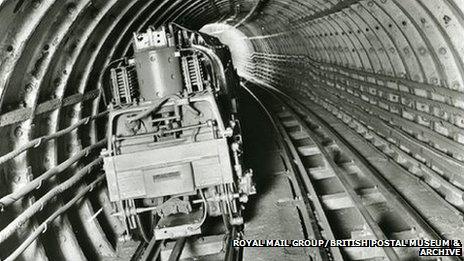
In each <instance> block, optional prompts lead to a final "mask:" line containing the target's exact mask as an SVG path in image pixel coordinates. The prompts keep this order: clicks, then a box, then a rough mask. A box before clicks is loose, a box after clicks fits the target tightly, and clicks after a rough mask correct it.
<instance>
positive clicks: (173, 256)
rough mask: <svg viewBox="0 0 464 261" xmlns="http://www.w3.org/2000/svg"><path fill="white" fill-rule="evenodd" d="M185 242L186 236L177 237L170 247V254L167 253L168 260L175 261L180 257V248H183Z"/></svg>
mask: <svg viewBox="0 0 464 261" xmlns="http://www.w3.org/2000/svg"><path fill="white" fill-rule="evenodd" d="M185 242H187V238H186V237H183V238H179V239H177V241H176V244H175V245H174V248H173V249H172V252H171V255H169V259H168V261H177V260H179V258H180V255H181V254H182V250H184V246H185Z"/></svg>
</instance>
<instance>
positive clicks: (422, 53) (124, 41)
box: [0, 0, 464, 260]
mask: <svg viewBox="0 0 464 261" xmlns="http://www.w3.org/2000/svg"><path fill="white" fill-rule="evenodd" d="M250 11H253V12H250ZM463 12H464V2H462V1H460V0H438V1H437V0H375V1H355V0H345V1H336V0H328V1H312V0H311V1H310V0H215V1H208V0H170V1H162V0H147V1H145V0H139V1H122V0H92V1H91V0H80V1H77V0H76V1H59V0H32V1H21V0H3V1H0V52H1V55H0V106H1V107H0V108H1V114H5V113H7V112H14V111H17V110H20V111H21V112H22V113H24V114H26V115H29V116H28V117H27V118H29V119H28V120H25V121H20V122H14V123H13V124H8V125H5V126H3V125H2V126H1V128H0V140H1V144H0V145H1V146H0V155H3V154H5V153H7V152H8V151H11V150H13V149H14V148H18V147H20V146H21V145H23V144H24V143H26V142H27V141H28V140H31V139H33V138H34V137H38V136H42V135H46V134H50V133H54V132H56V131H57V130H59V129H63V128H65V127H67V126H69V125H70V124H73V123H75V122H77V121H78V120H79V119H81V118H83V117H86V116H89V115H92V114H96V113H97V112H98V111H100V110H101V109H102V108H104V104H103V100H102V99H101V98H95V99H89V100H86V101H83V102H77V103H75V104H73V105H70V106H66V107H60V106H58V107H57V108H56V109H54V110H52V111H51V112H47V113H43V114H40V115H36V113H35V112H36V111H37V108H39V107H40V106H39V105H40V104H43V103H44V102H46V101H49V100H59V99H60V98H64V97H69V96H71V95H73V94H83V93H87V92H89V91H91V90H96V89H104V88H105V86H102V85H101V84H100V81H99V80H101V76H102V72H103V71H104V68H105V66H106V65H107V64H108V63H109V62H110V61H111V60H114V59H116V58H119V57H122V56H124V55H125V54H127V53H129V52H130V38H131V36H132V32H134V31H140V30H144V29H145V28H147V26H148V25H155V26H157V25H160V24H162V23H164V22H166V21H176V22H178V23H181V24H183V25H185V26H187V27H190V28H194V29H199V28H201V27H202V26H203V25H205V24H208V23H214V22H227V23H228V24H229V25H231V26H234V25H239V26H238V27H237V29H238V30H240V31H241V34H243V35H242V36H241V37H243V38H244V39H243V41H244V43H245V44H244V45H243V46H247V48H244V49H243V50H242V49H238V48H237V47H235V46H234V44H233V43H231V45H230V47H231V49H232V52H233V54H234V57H239V58H238V59H236V60H237V61H236V63H237V65H239V72H240V73H241V74H242V75H243V76H245V77H248V78H253V79H255V80H259V81H263V82H266V83H270V84H273V85H276V86H278V87H281V88H282V89H284V88H289V87H292V86H293V87H294V88H300V89H304V88H307V89H311V88H314V89H315V90H317V88H329V87H327V86H325V85H324V84H329V85H330V82H324V84H319V83H320V82H321V81H323V80H324V81H326V80H327V77H328V78H331V77H333V76H334V75H336V76H337V77H339V78H343V77H345V78H344V80H343V81H339V82H336V83H332V84H334V86H338V87H340V86H344V87H343V88H344V89H345V90H347V89H350V88H358V87H359V86H364V85H363V83H366V84H365V86H364V87H363V88H362V89H361V93H362V95H363V96H364V97H360V98H362V99H364V101H365V102H367V103H371V105H372V106H374V107H376V108H377V109H378V108H381V109H384V110H386V111H387V112H388V114H387V115H389V117H392V119H393V118H394V117H401V118H402V119H406V120H408V121H410V122H412V123H413V124H412V125H411V126H410V128H409V130H410V131H411V134H412V135H415V137H416V138H417V139H420V140H422V141H423V142H424V144H423V146H424V148H427V149H429V148H433V149H438V150H440V151H442V152H443V153H446V154H447V155H449V156H450V157H452V158H453V159H455V160H457V161H458V163H459V162H460V163H462V160H463V157H464V156H463V154H462V153H460V152H459V150H460V149H462V148H463V146H464V145H463V143H464V133H463V129H462V128H463V127H464V116H463V113H462V112H463V109H464V97H463V95H462V93H463V92H464V84H463V75H464V74H463V72H464V66H463V58H464V41H462V32H463V26H464V15H463ZM237 34H238V33H237ZM234 37H237V36H235V33H231V34H230V35H222V38H223V39H224V42H228V39H230V38H234ZM310 72H311V73H310ZM347 77H348V78H347ZM347 79H348V81H347ZM313 82H314V84H313ZM350 84H352V85H350ZM324 86H325V87H324ZM339 89H340V88H339ZM358 89H359V88H358ZM334 90H335V89H334ZM319 93H320V92H318V91H315V92H313V93H311V94H310V95H313V96H314V95H316V96H317V95H318V94H319ZM321 95H323V93H322V94H321ZM347 95H348V94H347ZM330 97H331V96H326V97H322V96H321V97H319V98H321V100H320V102H328V101H329V102H330ZM346 97H348V99H349V97H351V96H349V95H348V96H346ZM313 98H314V97H313ZM317 98H318V97H316V100H317ZM353 99H354V98H353ZM374 107H373V108H374ZM2 120H5V118H2ZM0 123H1V122H0ZM103 128H104V123H103V124H102V123H92V124H91V125H90V126H88V127H84V128H82V129H80V130H79V131H74V132H72V133H71V134H69V135H67V136H66V137H64V138H62V139H59V140H57V141H51V142H49V143H47V144H46V145H45V146H43V147H41V148H38V149H34V150H30V151H29V152H27V153H23V154H21V155H20V156H18V157H16V158H15V159H14V160H11V161H9V162H8V163H7V164H3V165H2V166H1V169H0V174H1V179H0V180H1V182H0V194H1V195H4V194H6V193H9V192H11V191H13V190H15V189H17V188H18V187H21V186H22V185H24V184H25V183H26V182H27V181H28V179H29V178H30V175H32V176H36V175H38V174H40V173H42V172H43V171H45V170H46V169H49V168H51V167H53V166H56V165H57V164H58V163H60V162H61V161H63V160H64V159H66V158H68V157H69V156H70V155H72V154H73V153H75V152H77V151H79V150H80V149H81V148H83V147H86V146H88V145H89V144H90V143H94V142H95V141H97V140H98V139H99V138H101V136H102V133H104V131H103ZM417 129H421V132H422V133H415V131H416V130H417ZM432 141H433V142H432ZM437 141H441V142H437ZM443 144H449V146H448V147H447V146H445V145H443ZM448 148H452V149H448ZM407 149H411V148H407ZM419 156H420V157H427V155H419ZM426 159H427V158H426ZM435 167H436V168H438V171H441V172H446V170H443V169H440V167H439V166H435ZM79 168H80V166H79V165H76V166H74V167H73V168H72V169H71V170H69V171H68V173H65V175H72V173H74V172H75V171H77V170H78V169H79ZM441 168H443V167H441ZM451 174H452V173H451ZM453 175H454V174H453ZM448 178H450V177H448ZM451 178H453V183H454V184H455V185H456V186H458V187H463V186H464V185H463V182H462V178H461V177H460V176H458V175H454V176H452V177H451ZM58 180H59V179H58ZM56 182H57V181H51V182H50V183H49V184H46V186H45V187H44V188H46V187H52V186H53V185H54V184H55V183H56ZM41 194H43V190H41V191H39V192H38V193H37V195H36V197H40V195H41ZM68 196H69V195H68ZM65 199H66V197H65ZM28 204H30V199H24V200H22V201H19V202H18V203H17V204H15V205H14V208H13V210H10V211H8V212H7V213H5V215H4V216H2V218H1V219H0V226H1V227H3V226H5V224H6V223H7V222H8V221H9V220H11V219H12V218H13V217H14V216H16V215H18V213H20V212H21V211H22V210H23V209H24V208H25V207H26V206H27V205H28ZM54 204H56V205H61V204H63V202H62V201H61V199H59V200H57V201H55V202H54ZM100 206H103V207H104V212H103V213H104V214H103V215H101V216H99V218H98V219H96V220H93V221H92V220H90V221H89V217H91V216H92V215H93V214H94V212H95V211H96V210H98V209H99V207H100ZM47 211H50V210H49V209H45V213H47ZM109 212H110V206H108V198H107V196H106V194H105V191H104V190H99V191H98V192H95V193H93V194H92V197H90V198H88V199H85V200H84V201H83V202H82V203H81V204H80V206H79V208H77V209H75V210H73V212H71V213H70V214H69V215H68V216H65V217H63V218H61V219H60V220H57V221H56V222H55V225H56V226H53V227H51V228H50V229H49V230H48V232H47V233H46V235H45V236H44V237H43V240H40V241H37V242H35V243H34V244H32V245H31V247H29V248H28V249H27V251H25V252H24V254H23V257H24V259H26V260H32V259H33V260H46V259H47V257H49V258H50V259H60V260H76V259H75V258H76V257H80V258H82V259H83V258H88V259H93V258H97V257H98V256H100V255H112V254H114V250H113V245H114V240H115V239H114V238H115V234H117V233H118V232H119V231H120V229H121V228H120V227H119V224H118V223H117V222H115V221H114V220H113V219H112V218H110V216H109ZM42 219H43V217H40V216H37V217H36V218H35V219H33V220H32V221H31V222H29V223H28V224H26V225H24V226H22V227H21V228H19V229H18V230H17V234H16V236H15V241H17V242H19V241H21V240H22V239H24V237H25V236H26V235H27V234H28V233H30V231H31V230H32V229H33V226H34V224H36V223H37V222H38V221H39V220H42ZM12 247H13V246H6V248H7V249H6V250H11V248H12ZM82 249H84V250H85V251H83V250H82ZM84 252H85V254H84ZM31 258H32V259H31ZM73 258H74V259H73Z"/></svg>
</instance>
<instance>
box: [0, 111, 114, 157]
mask: <svg viewBox="0 0 464 261" xmlns="http://www.w3.org/2000/svg"><path fill="white" fill-rule="evenodd" d="M106 114H108V111H104V112H101V113H99V114H97V115H94V116H90V117H87V118H84V119H81V120H79V121H78V122H76V123H75V124H73V125H71V126H69V127H67V128H65V129H62V130H60V131H57V132H55V133H53V134H50V135H47V136H42V137H40V138H36V139H33V140H31V141H29V142H27V143H26V144H24V145H23V146H21V147H19V148H17V149H15V150H13V151H11V152H8V153H7V154H5V155H3V156H1V157H0V165H1V164H3V163H5V162H6V161H8V160H10V159H12V158H14V157H16V156H18V155H19V154H21V153H23V152H24V151H26V150H28V149H30V148H33V147H34V148H37V147H39V146H40V145H42V144H43V143H44V142H46V141H49V140H52V139H56V138H58V137H60V136H63V135H65V134H67V133H70V132H71V131H73V130H74V129H76V128H77V127H79V126H81V125H86V124H87V123H89V122H90V121H92V120H95V119H97V118H100V117H102V116H104V115H106Z"/></svg>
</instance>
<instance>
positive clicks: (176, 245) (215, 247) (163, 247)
mask: <svg viewBox="0 0 464 261" xmlns="http://www.w3.org/2000/svg"><path fill="white" fill-rule="evenodd" d="M237 236H238V234H237V230H236V229H235V228H231V231H230V232H228V233H226V234H221V235H215V236H205V237H190V238H178V239H176V240H175V241H171V242H167V241H166V240H156V239H155V238H153V239H152V240H150V242H148V243H147V242H142V243H140V245H139V246H138V247H137V249H136V250H135V251H134V253H133V254H132V257H131V258H130V260H131V261H152V260H167V261H177V260H224V261H240V260H242V255H241V251H242V249H241V248H237V247H233V246H232V243H231V242H232V239H235V238H236V237H237Z"/></svg>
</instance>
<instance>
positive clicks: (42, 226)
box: [4, 175, 105, 261]
mask: <svg viewBox="0 0 464 261" xmlns="http://www.w3.org/2000/svg"><path fill="white" fill-rule="evenodd" d="M104 178H105V175H101V176H99V177H98V178H97V179H96V180H95V181H94V182H92V183H91V184H90V185H88V186H87V187H86V188H84V189H83V190H81V191H79V193H78V194H77V195H76V196H74V197H73V198H72V199H71V200H70V201H68V203H66V204H65V205H64V206H62V207H60V208H59V209H58V210H56V211H55V212H53V214H52V215H50V216H49V217H48V218H47V219H46V220H45V221H44V222H42V224H40V226H38V227H37V229H35V230H34V232H33V233H32V234H30V235H29V237H27V239H26V240H25V241H24V242H23V243H21V245H19V247H18V248H16V249H15V251H13V253H11V254H10V255H9V256H8V257H7V258H6V259H5V260H4V261H13V260H15V259H16V258H17V257H18V256H19V255H21V253H22V252H24V250H26V248H27V247H28V246H29V245H30V244H31V243H32V242H34V240H36V239H37V237H39V235H40V234H41V233H44V232H45V231H47V227H48V225H49V224H50V223H51V222H52V221H53V220H54V219H55V218H57V217H58V216H60V215H61V214H63V213H64V212H65V211H66V210H68V209H69V208H71V207H72V206H73V205H74V204H76V202H78V201H79V200H80V199H81V198H82V197H83V196H85V194H87V193H88V192H89V191H92V190H93V189H94V187H95V186H97V184H98V183H99V182H101V181H102V180H103V179H104Z"/></svg>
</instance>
